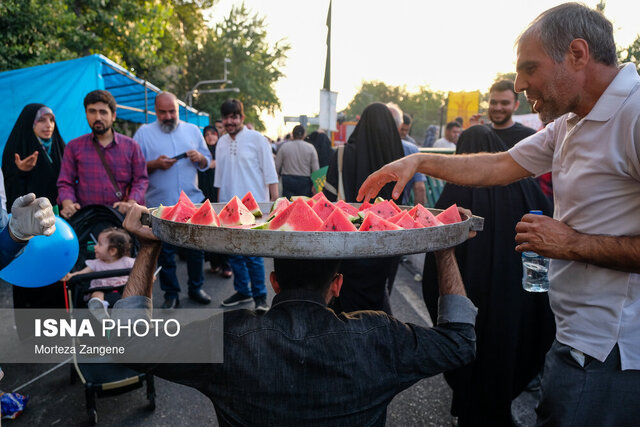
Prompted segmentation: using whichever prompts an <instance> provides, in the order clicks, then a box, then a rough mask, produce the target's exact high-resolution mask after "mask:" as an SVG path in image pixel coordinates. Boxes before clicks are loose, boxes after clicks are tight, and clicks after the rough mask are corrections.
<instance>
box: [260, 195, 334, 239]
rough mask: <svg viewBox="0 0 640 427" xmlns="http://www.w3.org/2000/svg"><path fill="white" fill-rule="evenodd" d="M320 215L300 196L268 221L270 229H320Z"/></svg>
mask: <svg viewBox="0 0 640 427" xmlns="http://www.w3.org/2000/svg"><path fill="white" fill-rule="evenodd" d="M321 225H322V220H321V219H320V217H319V216H318V215H317V214H316V213H315V212H314V211H313V209H311V207H309V205H308V204H307V203H306V200H305V199H302V198H298V199H296V200H295V201H294V202H293V203H291V205H290V206H288V207H287V208H286V209H284V210H283V211H282V212H280V213H279V214H278V215H277V216H276V217H275V218H273V219H272V220H271V222H269V223H268V225H267V228H268V229H269V230H285V231H318V230H319V229H320V226H321Z"/></svg>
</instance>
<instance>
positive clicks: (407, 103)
mask: <svg viewBox="0 0 640 427" xmlns="http://www.w3.org/2000/svg"><path fill="white" fill-rule="evenodd" d="M445 99H446V94H445V93H443V92H437V91H432V90H431V89H429V88H428V87H426V86H423V87H420V88H419V90H418V92H415V93H410V92H408V91H407V88H406V87H405V86H388V85H386V84H385V83H382V82H377V81H373V82H363V83H362V86H361V87H360V90H359V91H358V92H357V93H356V94H355V96H354V97H353V99H352V100H351V102H350V103H349V105H348V106H347V108H346V109H345V110H344V114H345V116H346V120H355V119H356V118H357V116H359V115H360V114H362V111H363V110H364V109H365V107H366V106H367V105H369V104H371V103H372V102H382V103H387V102H393V103H395V104H397V105H398V106H399V107H400V108H401V109H402V111H403V112H405V113H407V114H409V115H410V116H411V117H412V118H413V125H412V126H411V133H410V134H411V136H413V137H414V138H416V139H418V140H421V139H422V138H424V135H425V132H426V130H427V127H429V125H439V124H440V107H441V106H442V105H443V103H444V100H445Z"/></svg>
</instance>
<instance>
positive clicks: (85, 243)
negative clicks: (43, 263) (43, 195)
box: [67, 205, 155, 424]
mask: <svg viewBox="0 0 640 427" xmlns="http://www.w3.org/2000/svg"><path fill="white" fill-rule="evenodd" d="M123 219H124V218H123V216H122V214H120V212H118V211H117V210H115V209H112V208H110V207H108V206H102V205H90V206H86V207H84V208H82V209H81V210H79V211H78V212H76V214H75V215H73V216H72V217H71V218H70V219H69V220H68V222H69V225H71V227H72V228H73V229H74V231H75V233H76V235H77V237H78V243H79V246H80V250H79V254H78V260H77V262H76V265H75V267H74V270H79V269H82V268H84V266H85V261H86V260H87V259H93V258H95V254H94V252H93V247H94V244H95V239H97V237H98V235H99V234H100V232H101V231H102V230H104V229H105V228H108V227H121V226H122V221H123ZM133 243H134V244H133V249H132V252H133V253H132V254H131V255H132V256H134V255H135V253H137V248H138V247H139V245H138V244H137V241H135V239H134V242H133ZM127 274H129V269H119V270H111V271H101V272H93V273H88V274H81V275H77V276H74V277H72V278H71V280H69V282H67V285H68V287H67V296H68V297H67V301H68V306H67V308H68V309H69V311H70V313H71V316H72V317H73V309H74V308H86V302H85V298H84V295H85V294H87V291H88V289H89V283H90V282H91V280H93V279H98V278H104V277H116V276H122V275H127ZM123 289H124V286H121V287H119V288H108V289H105V300H107V301H109V302H110V304H111V305H113V304H115V301H117V300H118V299H119V298H120V297H121V296H122V291H123ZM93 290H99V289H97V288H94V289H92V291H93ZM107 291H108V293H107ZM76 340H77V339H74V341H76ZM74 344H76V345H77V344H78V342H75V343H74ZM96 358H99V356H96ZM105 361H106V359H105ZM92 362H95V360H94V361H92ZM77 379H80V381H81V382H82V383H83V384H84V387H85V397H86V404H87V412H88V414H89V419H90V422H91V423H93V424H96V423H97V422H98V412H97V408H96V398H98V397H107V396H114V395H118V394H122V393H126V392H128V391H130V390H134V389H137V388H140V387H142V386H143V384H145V383H146V386H147V388H146V391H147V399H148V400H149V406H148V407H149V409H150V410H154V409H155V386H154V379H153V375H151V374H141V373H139V372H136V371H134V370H132V369H130V368H127V367H125V366H123V365H119V364H115V363H82V362H79V361H78V358H77V356H76V355H74V356H73V364H72V365H71V366H70V381H71V383H72V384H73V383H75V381H76V380H77Z"/></svg>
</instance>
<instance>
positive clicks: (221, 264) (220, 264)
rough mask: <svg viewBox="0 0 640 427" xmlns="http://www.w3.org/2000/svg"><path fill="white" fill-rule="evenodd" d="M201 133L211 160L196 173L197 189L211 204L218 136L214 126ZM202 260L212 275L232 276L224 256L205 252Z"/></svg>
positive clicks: (215, 193) (215, 191)
mask: <svg viewBox="0 0 640 427" xmlns="http://www.w3.org/2000/svg"><path fill="white" fill-rule="evenodd" d="M202 133H203V136H204V140H205V142H206V143H207V148H208V149H209V152H210V153H211V158H212V159H213V160H211V167H210V168H209V169H207V170H206V171H204V172H198V187H199V188H200V190H201V191H202V193H203V194H204V197H205V199H209V201H210V202H211V203H216V202H217V201H218V188H217V187H215V186H214V177H215V174H216V144H217V143H218V138H220V135H219V134H218V129H217V128H216V127H215V126H205V128H204V129H203V131H202ZM204 258H205V260H206V261H209V264H210V265H211V272H212V273H217V274H220V275H221V276H222V277H224V278H225V279H229V278H230V277H231V276H232V275H233V273H232V271H231V265H230V264H229V261H228V259H227V256H226V255H223V254H217V253H213V252H205V254H204Z"/></svg>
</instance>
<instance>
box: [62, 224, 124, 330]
mask: <svg viewBox="0 0 640 427" xmlns="http://www.w3.org/2000/svg"><path fill="white" fill-rule="evenodd" d="M94 251H95V256H96V258H95V259H87V260H85V264H86V267H85V268H83V269H82V270H79V271H75V272H73V273H68V274H67V275H66V276H65V277H64V278H63V281H68V280H69V279H70V278H71V277H73V276H77V275H79V274H86V273H91V272H98V271H107V270H117V269H124V268H131V267H132V266H133V263H134V261H135V260H134V259H133V258H131V257H129V256H127V255H128V254H130V253H131V237H130V236H129V234H128V233H127V232H125V231H124V230H123V229H121V228H117V227H109V228H106V229H104V230H103V231H102V232H100V234H99V235H98V241H97V242H96V245H95V247H94ZM128 277H129V276H116V277H106V278H101V279H93V280H92V281H91V283H90V285H89V291H90V294H87V295H86V296H85V300H87V299H88V302H87V307H88V308H89V311H90V312H91V313H92V314H93V316H94V317H96V319H98V320H102V319H106V318H108V317H109V314H108V312H107V307H109V305H110V304H114V303H115V301H116V300H117V299H118V298H119V295H118V294H117V292H114V291H115V289H116V288H119V287H121V286H123V285H124V284H126V282H127V279H128ZM105 294H106V297H105Z"/></svg>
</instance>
